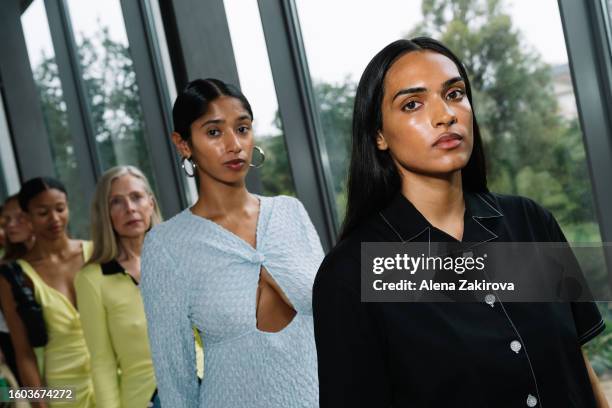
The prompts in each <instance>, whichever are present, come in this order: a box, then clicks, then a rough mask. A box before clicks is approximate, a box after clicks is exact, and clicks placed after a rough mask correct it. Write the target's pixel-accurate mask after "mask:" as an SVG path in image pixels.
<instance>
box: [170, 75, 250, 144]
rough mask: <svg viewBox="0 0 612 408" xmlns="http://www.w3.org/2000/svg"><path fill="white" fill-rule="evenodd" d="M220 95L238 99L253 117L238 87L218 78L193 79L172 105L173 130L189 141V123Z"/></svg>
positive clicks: (204, 111) (202, 113)
mask: <svg viewBox="0 0 612 408" xmlns="http://www.w3.org/2000/svg"><path fill="white" fill-rule="evenodd" d="M221 96H231V97H233V98H236V99H238V100H239V101H240V102H241V103H242V105H243V107H244V109H246V111H247V112H248V113H249V115H251V119H253V110H252V109H251V104H250V103H249V101H248V100H247V98H246V97H245V96H244V95H243V94H242V92H240V90H239V89H238V88H236V87H235V86H233V85H232V84H228V83H225V82H223V81H221V80H219V79H214V78H208V79H195V80H193V81H191V82H189V83H188V84H187V86H186V87H185V89H183V91H182V92H181V93H180V94H179V95H178V97H177V98H176V101H175V102H174V106H173V107H172V121H173V123H174V131H175V132H176V133H178V134H179V135H180V136H181V139H183V140H186V141H188V142H191V124H192V123H193V122H194V121H195V120H196V119H198V118H199V117H200V116H202V115H204V114H205V113H206V112H207V111H208V106H209V104H210V103H211V102H212V101H214V100H215V99H217V98H219V97H221Z"/></svg>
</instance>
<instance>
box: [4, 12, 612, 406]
mask: <svg viewBox="0 0 612 408" xmlns="http://www.w3.org/2000/svg"><path fill="white" fill-rule="evenodd" d="M611 24H612V0H589V1H586V0H584V1H581V0H558V1H557V0H538V1H533V0H377V1H376V2H371V1H367V2H365V1H364V2H357V1H350V0H224V1H223V0H207V1H198V0H98V1H84V0H3V1H2V3H1V4H0V38H1V39H2V40H1V41H0V92H1V98H0V200H3V199H4V198H5V197H6V196H7V195H10V194H13V193H15V192H16V191H18V189H19V186H20V183H21V181H23V180H26V179H29V178H31V177H34V176H39V175H51V176H55V177H57V178H59V179H61V180H62V181H64V183H66V184H67V186H68V193H69V200H70V206H71V209H72V214H71V226H70V230H71V232H72V234H73V235H74V236H75V237H79V238H87V237H88V235H89V231H88V224H89V220H88V212H89V202H90V197H91V195H92V192H93V188H94V186H95V182H96V180H97V179H98V177H99V176H100V175H101V174H102V172H104V170H106V169H108V168H110V167H112V166H115V165H118V164H132V165H136V166H138V167H139V168H141V169H142V170H143V171H144V173H145V174H146V175H147V176H148V177H149V180H151V181H152V183H153V188H154V189H155V192H156V194H157V196H158V197H159V198H160V202H161V209H162V211H163V213H164V216H165V217H170V216H172V215H173V214H175V213H177V212H178V211H179V210H181V209H182V208H185V207H186V206H187V205H189V204H190V203H192V202H193V200H194V197H195V185H194V184H193V181H192V180H191V179H187V178H186V177H184V175H183V173H182V172H181V171H180V167H179V165H178V156H177V155H176V153H175V152H174V150H173V148H172V146H171V143H170V139H169V137H168V135H169V134H170V132H171V126H172V125H171V115H170V112H171V106H172V102H173V101H174V98H175V96H176V92H177V89H181V88H182V87H184V86H185V84H186V83H187V82H188V81H189V80H191V79H194V78H198V77H202V78H206V77H218V78H221V79H223V80H225V81H229V82H232V83H235V84H238V85H239V86H240V87H241V88H242V90H243V92H244V93H245V95H246V96H247V98H249V100H250V101H251V104H252V107H253V110H254V114H255V134H256V137H257V139H258V140H257V141H258V144H259V145H260V146H262V147H263V149H264V150H265V152H266V163H265V165H264V166H263V167H262V168H261V169H258V170H256V171H252V172H251V174H250V175H249V179H248V183H249V188H250V190H251V191H253V192H257V193H261V194H265V195H275V194H288V195H293V196H297V197H298V198H300V199H301V200H302V202H303V203H304V205H305V207H306V208H307V210H308V212H309V214H310V216H311V218H312V219H313V222H314V224H315V226H316V228H317V230H318V232H319V234H320V236H321V240H322V242H323V245H324V247H325V248H327V249H329V248H330V247H331V245H333V243H334V240H335V237H336V235H337V232H338V228H339V226H340V224H341V222H342V219H343V215H344V207H345V204H346V195H345V189H346V174H347V166H348V160H349V154H350V149H349V147H350V138H351V117H352V105H353V98H354V93H355V88H356V85H357V82H358V80H359V77H360V75H361V73H362V72H363V69H364V68H365V66H366V64H367V62H368V61H369V60H370V59H371V58H372V57H373V56H374V54H375V53H376V52H378V51H379V50H380V49H381V48H383V47H384V46H385V45H387V44H388V43H390V42H392V41H394V40H396V39H399V38H410V37H413V36H417V35H429V36H433V37H434V38H437V39H439V40H441V41H443V42H444V43H445V44H447V45H448V46H450V48H451V49H453V51H454V52H455V53H457V54H458V55H459V57H460V58H461V59H462V60H463V61H464V62H465V63H466V66H467V70H468V73H469V74H470V79H471V81H472V87H473V92H474V109H475V111H476V114H477V117H478V120H479V124H480V128H481V132H482V135H483V138H484V142H485V149H486V153H487V159H488V178H489V186H490V189H491V190H492V191H495V192H499V193H506V194H520V195H523V196H527V197H530V198H532V199H534V200H536V201H537V202H539V203H540V204H542V205H543V206H545V207H546V208H548V209H549V210H551V211H552V212H553V214H554V215H555V217H556V218H557V220H558V221H559V223H560V224H561V227H562V229H563V231H564V233H565V235H566V236H567V238H568V240H569V241H571V242H573V243H591V244H599V243H602V242H611V241H612V211H611V210H612V130H611V126H612V123H611V120H612V115H611V113H612V31H611V30H610V26H611ZM581 261H583V262H584V267H585V270H586V272H587V276H588V277H589V279H590V281H591V282H592V284H594V285H611V284H612V274H610V273H608V272H607V270H610V269H611V268H609V267H608V268H606V265H608V266H610V265H612V259H609V257H608V259H607V258H606V256H605V255H604V253H603V251H602V252H601V255H600V256H595V257H593V258H592V259H587V260H581ZM607 300H609V299H607ZM599 307H600V309H601V311H602V313H603V314H604V316H605V318H606V319H607V329H606V332H605V333H604V334H603V335H601V336H599V337H598V338H596V339H595V340H594V341H592V342H591V343H590V344H589V353H590V355H591V359H592V361H593V365H594V368H595V369H596V371H597V372H598V373H599V374H600V375H601V376H602V380H603V382H604V386H605V387H607V390H608V395H609V398H610V399H611V400H612V308H611V307H612V306H611V305H610V303H609V302H600V303H599Z"/></svg>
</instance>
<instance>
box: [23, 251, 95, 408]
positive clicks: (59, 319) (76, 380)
mask: <svg viewBox="0 0 612 408" xmlns="http://www.w3.org/2000/svg"><path fill="white" fill-rule="evenodd" d="M91 250H92V246H91V242H87V241H85V242H83V256H84V258H85V259H89V256H90V255H91ZM17 262H18V263H19V265H20V266H21V268H22V269H23V271H24V273H25V274H26V275H27V276H28V277H29V278H30V280H31V281H32V283H33V284H34V296H35V298H36V301H37V302H38V303H39V304H40V305H41V307H42V309H43V317H44V319H45V323H46V326H47V334H48V337H49V341H48V342H47V344H46V345H45V346H44V347H43V351H44V363H43V373H42V375H43V379H44V382H45V384H46V386H47V387H50V388H72V389H74V393H75V397H76V399H74V400H72V401H70V402H48V403H47V404H48V405H49V407H51V408H56V407H57V408H60V407H70V408H93V407H95V401H94V389H93V382H92V379H91V367H90V361H89V352H88V351H87V345H86V344H85V337H84V336H83V329H82V327H81V319H80V316H79V312H78V311H77V310H76V309H75V308H74V306H73V305H72V303H71V302H70V301H69V300H68V298H66V296H64V294H62V293H61V292H59V291H58V290H56V289H54V288H52V287H51V286H49V285H47V284H46V283H45V282H44V281H43V280H42V278H41V277H40V276H39V275H38V273H36V271H35V270H34V268H32V266H31V265H30V264H29V263H28V262H26V261H24V260H22V259H20V260H18V261H17Z"/></svg>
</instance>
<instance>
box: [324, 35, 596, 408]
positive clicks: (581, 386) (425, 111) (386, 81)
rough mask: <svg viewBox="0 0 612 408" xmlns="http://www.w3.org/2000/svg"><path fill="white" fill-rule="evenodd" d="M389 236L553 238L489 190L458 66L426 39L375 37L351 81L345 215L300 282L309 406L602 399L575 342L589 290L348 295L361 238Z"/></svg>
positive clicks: (540, 219)
mask: <svg viewBox="0 0 612 408" xmlns="http://www.w3.org/2000/svg"><path fill="white" fill-rule="evenodd" d="M393 241H399V242H427V241H429V242H450V243H453V242H472V243H484V242H489V241H499V242H564V241H565V237H564V236H563V233H562V232H561V229H560V228H559V226H558V224H557V223H556V221H555V220H554V218H553V217H552V215H551V214H550V213H549V212H548V211H547V210H545V209H543V208H542V207H540V206H539V205H537V204H536V203H534V202H533V201H530V200H528V199H526V198H522V197H516V196H504V195H499V194H494V193H490V192H489V191H488V189H487V184H486V177H485V162H484V154H483V148H482V140H481V137H480V133H479V130H478V125H477V123H476V118H475V117H474V113H473V111H472V96H471V90H470V84H469V80H468V77H467V74H466V72H465V69H464V67H463V65H462V64H461V62H460V61H459V60H458V58H457V57H456V56H455V55H454V54H453V53H452V52H451V51H450V50H448V49H447V48H446V47H445V46H444V45H442V44H440V43H439V42H437V41H435V40H432V39H429V38H416V39H413V40H410V41H409V40H400V41H396V42H394V43H392V44H390V45H388V46H387V47H386V48H384V49H383V50H382V51H381V52H379V53H378V54H377V55H376V56H375V57H374V59H373V60H372V61H371V62H370V63H369V65H368V66H367V68H366V70H365V72H364V74H363V76H362V78H361V80H360V82H359V86H358V88H357V95H356V99H355V111H354V118H353V151H352V157H351V165H350V171H349V185H348V207H347V215H346V219H345V222H344V225H343V231H342V233H341V236H340V240H339V243H338V244H337V245H336V247H335V248H334V249H333V250H332V251H331V252H330V254H328V256H327V257H326V258H325V260H324V262H323V264H322V265H321V268H320V269H319V272H318V275H317V278H316V281H315V285H314V289H313V305H314V318H315V337H316V343H317V353H318V359H319V360H318V361H319V381H320V404H321V407H323V408H327V407H334V408H340V407H385V408H386V407H411V408H419V407H455V408H456V407H470V408H474V407H476V408H481V407H482V408H484V407H493V408H500V407H524V406H527V407H547V408H548V407H551V408H566V407H608V405H607V403H606V401H605V397H604V395H603V393H602V391H601V388H600V386H599V383H598V381H597V377H596V375H595V373H594V372H593V369H592V368H591V366H590V364H589V362H588V360H587V359H586V358H585V357H584V354H583V353H582V350H581V346H582V345H583V344H585V343H586V342H587V341H589V340H590V339H592V338H593V337H595V336H596V335H597V334H599V333H601V331H602V330H603V329H604V323H603V320H602V318H601V316H600V314H599V312H598V311H597V308H596V306H595V305H594V304H593V303H569V302H565V303H561V302H557V303H502V302H500V301H499V299H497V298H496V297H494V296H493V295H491V296H493V297H491V296H487V299H486V302H485V301H482V302H471V303H466V302H463V303H441V302H438V303H432V302H429V303H424V302H421V303H416V302H413V303H399V302H396V303H366V302H361V297H360V293H361V292H360V290H361V274H360V259H361V243H362V242H393Z"/></svg>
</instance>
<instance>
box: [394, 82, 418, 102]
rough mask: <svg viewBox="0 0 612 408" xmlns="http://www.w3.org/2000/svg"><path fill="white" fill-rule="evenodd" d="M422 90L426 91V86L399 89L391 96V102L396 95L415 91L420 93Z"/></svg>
mask: <svg viewBox="0 0 612 408" xmlns="http://www.w3.org/2000/svg"><path fill="white" fill-rule="evenodd" d="M422 92H427V88H424V87H422V86H419V87H415V88H406V89H400V90H399V91H398V92H397V93H396V94H395V96H394V97H393V99H392V100H391V102H393V101H394V100H395V99H396V98H397V97H398V96H402V95H409V94H415V93H422Z"/></svg>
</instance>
